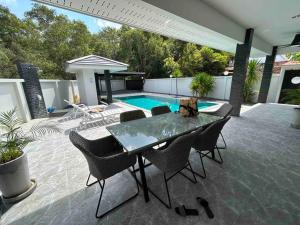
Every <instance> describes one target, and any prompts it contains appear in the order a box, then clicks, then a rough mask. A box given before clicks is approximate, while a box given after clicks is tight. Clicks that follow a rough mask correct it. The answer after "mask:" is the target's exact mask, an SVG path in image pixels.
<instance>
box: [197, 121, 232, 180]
mask: <svg viewBox="0 0 300 225" xmlns="http://www.w3.org/2000/svg"><path fill="white" fill-rule="evenodd" d="M230 118H231V117H226V118H224V119H221V120H218V121H216V122H214V123H213V124H211V125H210V126H209V127H207V128H206V129H205V130H203V131H202V132H197V136H196V138H195V140H194V142H193V144H192V148H194V149H195V150H196V151H197V152H198V153H199V156H200V161H201V164H202V169H203V173H204V175H201V174H199V173H196V172H195V174H197V175H198V176H200V177H202V178H206V172H205V168H204V164H203V159H202V158H203V157H208V158H210V159H213V160H214V161H216V162H218V163H220V164H221V163H223V159H222V156H221V154H220V151H219V148H218V147H217V141H218V137H219V134H220V132H221V130H222V129H223V127H224V125H225V124H226V123H227V122H228V120H229V119H230ZM214 150H217V152H218V155H219V157H220V160H217V159H215V155H214ZM203 152H206V153H203ZM209 154H211V155H212V156H211V157H210V156H209Z"/></svg>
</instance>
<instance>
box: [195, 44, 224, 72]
mask: <svg viewBox="0 0 300 225" xmlns="http://www.w3.org/2000/svg"><path fill="white" fill-rule="evenodd" d="M200 55H201V59H202V61H201V71H203V72H206V73H209V74H213V75H218V74H220V73H222V72H224V70H225V67H226V65H227V64H228V60H229V55H228V54H224V53H223V54H222V53H219V52H215V51H214V50H213V49H211V48H209V47H202V48H201V49H200Z"/></svg>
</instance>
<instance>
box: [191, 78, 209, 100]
mask: <svg viewBox="0 0 300 225" xmlns="http://www.w3.org/2000/svg"><path fill="white" fill-rule="evenodd" d="M214 86H215V79H214V77H213V76H211V75H209V74H208V73H198V74H196V75H195V76H194V78H193V80H192V83H191V86H190V88H191V90H192V92H193V95H196V96H198V97H204V96H206V95H207V94H208V92H210V91H212V90H213V88H214Z"/></svg>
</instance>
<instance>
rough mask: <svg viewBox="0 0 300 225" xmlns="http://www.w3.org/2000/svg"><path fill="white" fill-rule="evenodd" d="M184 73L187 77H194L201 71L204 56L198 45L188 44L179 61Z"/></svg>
mask: <svg viewBox="0 0 300 225" xmlns="http://www.w3.org/2000/svg"><path fill="white" fill-rule="evenodd" d="M179 62H180V66H181V70H182V72H183V73H184V74H185V75H187V76H193V75H194V74H196V73H198V72H200V71H201V62H202V56H201V53H200V50H199V49H198V47H197V45H195V44H192V43H187V44H186V45H185V47H184V48H183V52H182V56H181V58H180V60H179Z"/></svg>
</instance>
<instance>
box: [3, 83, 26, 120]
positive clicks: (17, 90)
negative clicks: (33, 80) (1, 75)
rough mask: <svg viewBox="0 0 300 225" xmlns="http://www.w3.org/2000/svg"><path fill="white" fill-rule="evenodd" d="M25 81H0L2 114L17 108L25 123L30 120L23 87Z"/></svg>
mask: <svg viewBox="0 0 300 225" xmlns="http://www.w3.org/2000/svg"><path fill="white" fill-rule="evenodd" d="M22 82H24V80H23V79H0V112H7V111H9V110H12V109H14V108H16V111H17V115H18V117H19V118H20V119H22V120H23V121H25V122H26V121H29V120H30V112H29V109H28V106H27V101H26V98H25V94H24V91H23V87H22Z"/></svg>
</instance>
